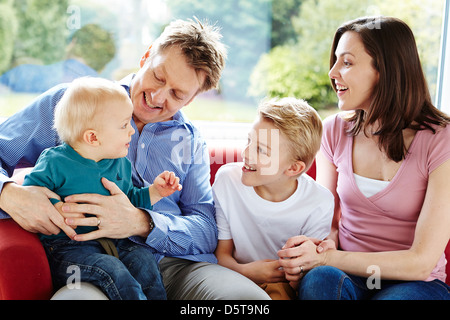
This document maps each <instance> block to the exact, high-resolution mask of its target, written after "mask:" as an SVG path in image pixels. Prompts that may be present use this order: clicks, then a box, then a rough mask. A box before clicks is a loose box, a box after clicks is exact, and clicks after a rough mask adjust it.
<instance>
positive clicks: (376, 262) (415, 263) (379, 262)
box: [279, 160, 450, 281]
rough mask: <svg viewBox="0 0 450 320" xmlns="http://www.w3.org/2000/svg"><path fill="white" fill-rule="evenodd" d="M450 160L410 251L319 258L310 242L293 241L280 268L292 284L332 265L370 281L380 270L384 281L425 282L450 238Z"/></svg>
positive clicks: (435, 179) (434, 176) (433, 183)
mask: <svg viewBox="0 0 450 320" xmlns="http://www.w3.org/2000/svg"><path fill="white" fill-rule="evenodd" d="M449 176H450V160H448V161H447V162H445V163H444V164H442V165H441V166H440V167H438V168H437V169H436V170H434V171H433V172H432V173H431V174H430V176H429V180H428V187H427V193H426V196H425V200H424V203H423V206H422V210H421V213H420V216H419V219H418V222H417V225H416V231H415V236H414V242H413V244H412V246H411V248H410V249H408V250H400V251H389V252H371V253H363V252H348V251H340V250H328V251H326V252H324V253H321V254H318V253H317V251H316V246H315V245H314V244H313V243H312V241H310V240H309V239H307V238H300V237H296V238H291V239H290V240H288V242H287V244H286V246H285V248H286V249H284V250H281V251H280V252H279V256H280V258H287V257H289V258H292V259H280V264H281V265H282V266H283V267H284V268H285V270H287V272H288V274H289V276H287V279H288V280H293V279H295V278H296V277H298V273H299V267H300V266H303V268H304V269H305V270H309V269H312V268H314V267H316V266H319V265H329V266H334V267H336V268H339V269H340V270H342V271H344V272H346V273H349V274H354V275H358V276H363V277H368V276H370V275H371V274H372V272H371V271H372V270H373V269H372V268H371V267H372V266H376V267H378V270H380V277H381V278H382V279H395V280H410V281H411V280H425V279H427V278H428V277H429V275H430V273H431V272H432V270H433V269H434V268H435V266H436V264H437V262H438V261H439V258H440V257H441V256H442V253H443V252H444V250H445V247H446V245H447V243H448V241H449V237H450V215H449V214H448V213H449V211H450V203H449V202H448V199H449V198H450V183H449V181H448V177H449Z"/></svg>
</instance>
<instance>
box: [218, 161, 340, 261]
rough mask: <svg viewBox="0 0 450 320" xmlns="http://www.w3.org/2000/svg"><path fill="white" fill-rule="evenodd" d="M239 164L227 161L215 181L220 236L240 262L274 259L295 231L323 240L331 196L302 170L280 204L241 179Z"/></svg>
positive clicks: (326, 233)
mask: <svg viewBox="0 0 450 320" xmlns="http://www.w3.org/2000/svg"><path fill="white" fill-rule="evenodd" d="M242 166H243V163H228V164H225V165H223V166H222V167H221V168H220V169H219V170H218V172H217V174H216V177H215V182H214V184H213V195H214V201H215V206H216V221H217V227H218V231H219V240H229V239H232V240H233V242H234V247H235V252H234V254H233V256H234V258H235V259H236V261H237V262H239V263H249V262H252V261H256V260H263V259H278V256H277V252H278V250H280V249H281V248H282V247H283V246H284V244H285V243H286V241H287V240H288V239H289V238H291V237H293V236H296V235H306V236H308V237H313V238H318V239H324V238H325V237H327V236H328V234H329V233H330V229H331V220H332V218H333V211H334V198H333V195H332V194H331V192H330V191H329V190H328V189H326V188H325V187H323V186H321V185H319V184H318V183H317V182H316V181H314V179H312V178H311V177H309V176H308V175H306V174H302V175H301V176H300V177H299V178H298V186H297V190H296V191H295V193H294V194H293V195H292V196H290V197H289V198H288V199H286V200H285V201H282V202H272V201H267V200H265V199H263V198H261V197H260V196H259V195H258V194H257V193H256V192H255V190H254V189H253V187H248V186H245V185H244V184H242V182H241V174H242V172H241V170H242Z"/></svg>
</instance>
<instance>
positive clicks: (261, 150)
mask: <svg viewBox="0 0 450 320" xmlns="http://www.w3.org/2000/svg"><path fill="white" fill-rule="evenodd" d="M258 152H259V153H261V154H267V150H266V149H264V148H261V147H259V148H258Z"/></svg>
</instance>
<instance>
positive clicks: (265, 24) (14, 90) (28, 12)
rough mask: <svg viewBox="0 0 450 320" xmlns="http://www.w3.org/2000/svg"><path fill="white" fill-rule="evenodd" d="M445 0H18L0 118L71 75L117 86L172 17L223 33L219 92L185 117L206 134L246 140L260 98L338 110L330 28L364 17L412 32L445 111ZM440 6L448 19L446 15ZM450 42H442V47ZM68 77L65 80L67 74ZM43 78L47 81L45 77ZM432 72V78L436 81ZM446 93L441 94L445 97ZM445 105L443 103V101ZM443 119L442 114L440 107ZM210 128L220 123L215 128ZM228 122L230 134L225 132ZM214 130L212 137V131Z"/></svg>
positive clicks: (1, 42) (8, 9) (5, 38)
mask: <svg viewBox="0 0 450 320" xmlns="http://www.w3.org/2000/svg"><path fill="white" fill-rule="evenodd" d="M448 2H449V1H448V0H447V1H446V3H444V2H443V1H441V0H404V1H401V2H392V1H389V0H363V1H357V2H355V1H353V0H341V1H334V0H283V1H278V0H227V1H216V0H151V1H150V0H131V1H120V0H94V1H88V0H60V1H39V0H17V1H4V2H2V3H1V4H0V25H1V27H0V53H1V54H0V75H1V77H0V117H8V116H10V115H11V114H13V113H14V112H16V111H17V110H19V109H21V108H23V107H24V106H26V104H27V103H28V102H29V101H30V100H32V99H33V98H34V97H36V96H37V95H38V94H39V93H40V92H42V90H45V89H46V87H48V86H51V85H53V84H55V82H65V81H70V80H71V79H72V77H74V76H79V75H98V76H101V77H105V78H109V79H113V80H119V79H121V78H122V77H123V76H125V75H127V74H129V73H132V72H135V71H136V70H137V68H138V66H139V61H140V58H141V55H142V54H143V53H144V52H145V50H146V49H147V47H148V46H149V44H150V43H151V42H152V41H153V39H155V37H157V36H158V35H159V33H160V32H161V31H162V29H163V28H164V26H165V25H166V24H167V23H168V22H170V21H171V20H172V19H175V18H182V19H186V18H192V17H193V16H196V17H197V18H199V19H200V20H203V19H208V20H209V21H210V22H213V23H216V24H217V25H218V26H219V27H221V28H222V34H223V41H224V42H225V44H226V45H227V46H228V50H229V57H228V61H227V67H226V69H225V71H224V74H223V77H222V80H221V86H220V89H219V90H217V91H210V92H208V93H205V94H202V95H201V96H199V97H197V99H196V100H194V102H193V103H192V104H191V105H189V107H187V108H185V109H184V111H185V113H187V114H188V116H189V117H190V118H191V119H192V120H195V121H197V123H198V124H199V126H200V127H201V128H204V130H208V133H207V135H214V136H216V137H217V136H219V138H221V137H223V138H233V139H234V138H236V137H240V136H241V135H242V134H243V135H244V138H243V139H245V137H246V134H247V132H246V130H247V128H248V124H249V123H251V122H252V121H253V120H254V118H255V115H256V114H255V110H256V106H257V104H258V102H259V101H260V99H261V98H263V97H264V96H266V95H269V94H271V95H278V96H288V95H294V96H297V97H299V98H304V99H306V100H308V102H309V103H310V104H311V105H313V106H314V107H315V108H316V109H318V110H319V112H320V113H321V115H322V116H323V117H326V116H327V115H329V114H331V113H334V112H336V107H335V105H336V101H337V100H336V95H335V94H334V93H333V92H332V90H331V86H330V81H329V79H328V59H329V48H330V46H331V41H332V36H333V34H334V31H335V30H336V28H337V27H338V26H339V25H340V24H341V23H343V22H345V21H347V20H350V19H353V18H356V17H359V16H363V15H380V14H382V15H392V16H396V17H399V18H401V19H403V20H405V21H406V22H407V23H408V24H409V25H410V26H411V28H412V29H413V31H414V33H415V35H416V39H417V44H418V47H419V51H420V54H421V58H422V62H423V67H424V69H425V71H426V75H427V79H428V81H429V84H430V90H431V93H432V96H435V93H436V92H437V93H439V97H437V98H436V102H437V104H441V105H444V104H445V105H446V106H447V108H450V107H448V106H449V105H450V103H449V102H448V100H449V97H448V95H449V93H448V90H447V91H445V90H443V88H447V87H449V85H450V84H449V83H450V80H449V77H450V75H449V69H450V67H449V66H450V57H449V52H450V50H447V51H446V56H442V59H441V60H442V61H443V66H444V65H445V69H444V68H439V61H440V60H439V59H440V54H439V53H440V52H441V51H440V44H441V35H445V34H447V38H446V39H448V34H449V33H450V32H449V31H446V32H447V33H445V32H444V33H443V32H442V30H443V29H442V23H443V21H444V22H446V23H447V27H446V28H447V29H445V30H448V19H449V18H448V10H449V4H448ZM445 5H446V11H445V12H446V15H444V14H443V13H444V7H445ZM449 42H450V41H449V40H445V41H444V40H443V41H442V43H446V46H447V47H448V43H449ZM74 70H75V72H76V75H73V74H66V72H68V71H72V72H73V71H74ZM45 74H50V76H46V75H45ZM438 74H439V78H438ZM445 94H447V96H446V95H445ZM444 101H447V102H445V103H444ZM446 110H447V111H449V109H446ZM216 122H220V124H217V123H216ZM230 123H232V124H233V125H232V127H233V128H234V129H232V130H230V129H228V127H227V125H226V124H228V126H229V124H230ZM217 128H220V129H217Z"/></svg>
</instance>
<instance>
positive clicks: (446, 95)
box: [435, 0, 450, 114]
mask: <svg viewBox="0 0 450 320" xmlns="http://www.w3.org/2000/svg"><path fill="white" fill-rule="evenodd" d="M441 34H442V40H441V53H440V60H439V70H438V79H437V90H436V102H435V105H436V106H437V107H438V108H439V109H440V110H442V111H444V112H446V113H447V114H450V90H449V88H450V0H445V4H444V12H443V16H442V33H441Z"/></svg>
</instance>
